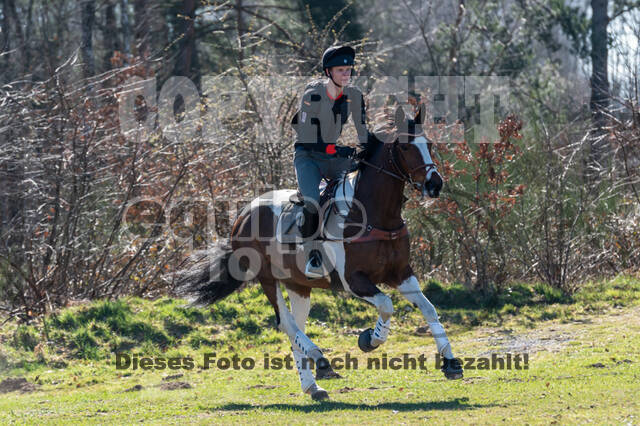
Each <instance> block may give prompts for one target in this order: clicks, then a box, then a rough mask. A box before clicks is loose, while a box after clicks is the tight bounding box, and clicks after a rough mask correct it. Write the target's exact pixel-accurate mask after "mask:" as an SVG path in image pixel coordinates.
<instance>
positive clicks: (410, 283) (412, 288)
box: [398, 275, 462, 379]
mask: <svg viewBox="0 0 640 426" xmlns="http://www.w3.org/2000/svg"><path fill="white" fill-rule="evenodd" d="M398 290H399V291H400V293H402V295H403V296H404V297H406V298H407V300H408V301H409V302H411V303H413V304H414V305H415V306H417V307H418V309H420V311H421V312H422V316H424V319H426V320H427V324H429V329H430V330H431V334H432V335H433V338H434V340H435V341H436V347H437V348H438V353H439V354H440V356H441V357H442V358H443V365H442V371H443V372H444V374H445V376H446V377H447V378H448V379H459V378H461V377H462V366H461V365H460V363H459V361H458V360H456V359H455V358H454V357H453V352H452V351H451V344H450V343H449V338H448V337H447V333H445V331H444V327H442V324H440V320H439V318H438V313H437V312H436V308H434V307H433V305H432V304H431V302H429V299H427V298H426V297H425V295H424V294H423V293H422V290H421V289H420V285H419V284H418V279H417V278H416V277H415V276H414V275H411V276H410V277H409V278H407V279H406V280H404V281H403V282H402V283H401V284H400V285H399V286H398Z"/></svg>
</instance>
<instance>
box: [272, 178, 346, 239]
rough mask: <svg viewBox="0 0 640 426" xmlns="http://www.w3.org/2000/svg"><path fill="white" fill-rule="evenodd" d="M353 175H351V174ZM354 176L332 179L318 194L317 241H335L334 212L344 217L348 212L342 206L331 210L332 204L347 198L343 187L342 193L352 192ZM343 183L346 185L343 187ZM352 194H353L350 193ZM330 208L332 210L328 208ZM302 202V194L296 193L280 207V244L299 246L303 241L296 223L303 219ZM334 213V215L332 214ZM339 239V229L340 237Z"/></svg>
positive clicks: (278, 233)
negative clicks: (319, 209)
mask: <svg viewBox="0 0 640 426" xmlns="http://www.w3.org/2000/svg"><path fill="white" fill-rule="evenodd" d="M352 175H353V173H352ZM343 179H347V182H343ZM355 179H356V177H355V176H351V177H350V176H349V175H347V176H346V177H344V178H341V179H332V180H330V181H329V182H328V183H327V184H326V186H325V187H324V188H323V189H322V190H321V192H320V201H319V204H320V208H321V211H320V220H319V221H318V222H319V226H320V233H319V234H318V237H317V238H319V239H322V238H329V239H335V238H336V234H337V233H338V231H337V230H336V229H334V228H336V225H334V223H336V222H337V220H336V218H335V216H336V214H335V212H337V213H338V215H343V216H346V215H347V214H348V213H349V211H348V209H347V208H345V207H344V206H342V208H333V207H332V206H333V204H334V203H333V202H332V201H334V202H338V201H342V204H344V200H345V199H346V198H349V197H350V196H349V194H344V193H343V191H342V188H343V187H345V191H344V192H349V189H351V190H352V188H354V185H355ZM343 183H345V184H346V185H343ZM339 187H340V194H338V196H337V197H336V193H337V192H338V188H339ZM351 194H353V192H351ZM329 207H332V208H329ZM303 208H304V202H303V197H302V194H300V191H297V192H295V193H293V194H291V196H289V202H287V203H286V204H285V205H284V206H283V207H282V212H281V213H280V215H279V217H278V224H277V225H276V240H277V241H278V242H279V243H282V244H299V243H302V242H303V241H304V239H303V238H302V235H300V230H299V228H298V225H297V221H299V220H301V219H302V218H303V217H304V214H303V211H302V210H303ZM332 212H334V213H332ZM340 237H341V229H340V236H338V237H337V238H340Z"/></svg>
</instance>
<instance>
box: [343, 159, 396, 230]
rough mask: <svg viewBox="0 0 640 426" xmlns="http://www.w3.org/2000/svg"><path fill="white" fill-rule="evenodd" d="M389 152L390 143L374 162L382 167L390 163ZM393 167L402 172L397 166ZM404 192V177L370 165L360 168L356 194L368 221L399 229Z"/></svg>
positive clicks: (384, 227)
mask: <svg viewBox="0 0 640 426" xmlns="http://www.w3.org/2000/svg"><path fill="white" fill-rule="evenodd" d="M387 154H388V151H387V148H386V147H382V148H380V149H379V151H378V152H377V153H376V155H375V156H374V157H373V158H372V159H371V163H372V164H375V165H376V166H378V167H385V166H387V165H388V164H389V163H388V158H387ZM385 163H386V164H385ZM389 171H391V172H392V173H394V174H397V173H398V172H397V171H396V170H393V171H392V170H389ZM403 192H404V182H403V181H401V180H399V179H397V178H394V177H393V176H390V175H388V174H386V173H384V172H379V171H378V170H376V169H374V168H373V167H371V166H367V167H365V168H364V169H362V170H361V171H360V176H359V182H358V185H357V188H356V190H355V194H354V198H355V199H357V200H358V201H359V202H360V203H362V205H363V206H364V209H365V211H366V214H367V217H366V220H367V224H370V225H372V226H375V227H376V228H383V229H395V228H398V227H400V226H401V225H402V223H403V221H402V214H401V213H402V204H403V197H404V195H403ZM358 219H361V218H358Z"/></svg>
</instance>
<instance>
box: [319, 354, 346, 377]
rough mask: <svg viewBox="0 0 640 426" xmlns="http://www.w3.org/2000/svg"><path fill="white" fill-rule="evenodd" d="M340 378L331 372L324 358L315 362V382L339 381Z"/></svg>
mask: <svg viewBox="0 0 640 426" xmlns="http://www.w3.org/2000/svg"><path fill="white" fill-rule="evenodd" d="M341 378H342V376H341V375H339V374H338V373H336V372H335V371H333V368H331V363H330V362H329V360H328V359H326V358H325V357H322V358H320V359H319V360H318V362H316V380H320V379H341Z"/></svg>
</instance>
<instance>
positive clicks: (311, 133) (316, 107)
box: [291, 85, 321, 143]
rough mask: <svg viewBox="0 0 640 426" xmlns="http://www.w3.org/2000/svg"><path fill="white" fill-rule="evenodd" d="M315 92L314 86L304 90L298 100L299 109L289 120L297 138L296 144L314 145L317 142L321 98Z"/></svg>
mask: <svg viewBox="0 0 640 426" xmlns="http://www.w3.org/2000/svg"><path fill="white" fill-rule="evenodd" d="M317 92H318V90H317V87H316V86H315V85H308V86H307V87H306V88H305V91H304V94H303V95H302V99H301V100H300V108H299V109H298V112H297V113H296V115H294V117H293V120H291V125H292V126H293V129H294V130H295V131H296V133H297V136H298V137H297V140H296V142H299V143H316V142H317V140H318V129H319V124H320V122H319V119H318V115H319V112H320V100H321V97H320V95H319V94H318V93H317Z"/></svg>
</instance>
